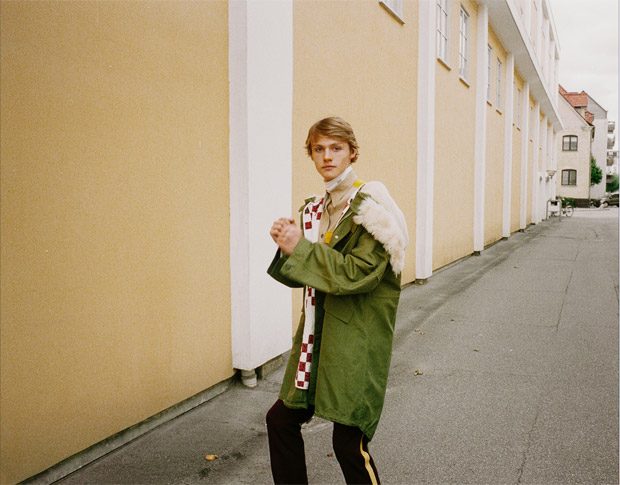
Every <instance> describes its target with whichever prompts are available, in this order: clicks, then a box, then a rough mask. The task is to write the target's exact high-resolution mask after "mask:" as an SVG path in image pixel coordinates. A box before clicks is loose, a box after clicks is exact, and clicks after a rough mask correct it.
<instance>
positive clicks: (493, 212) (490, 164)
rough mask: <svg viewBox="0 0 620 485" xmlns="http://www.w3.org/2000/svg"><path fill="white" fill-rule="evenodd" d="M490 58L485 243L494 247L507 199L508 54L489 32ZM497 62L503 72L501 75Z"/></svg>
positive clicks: (500, 231)
mask: <svg viewBox="0 0 620 485" xmlns="http://www.w3.org/2000/svg"><path fill="white" fill-rule="evenodd" d="M488 43H489V45H490V46H491V48H492V54H491V76H490V79H491V97H490V101H489V100H488V101H487V140H486V142H487V144H486V170H485V192H484V196H485V197H484V198H485V201H484V243H485V245H487V244H492V243H494V242H496V241H498V240H499V239H501V237H502V219H503V204H504V201H503V196H504V142H505V135H504V132H505V125H504V123H505V117H506V114H505V111H506V78H507V75H506V51H505V50H504V48H503V47H502V45H501V44H500V42H499V40H498V39H497V36H496V35H495V33H494V32H493V30H492V29H490V28H489V41H488ZM498 59H499V61H501V72H500V73H498V69H499V68H498V62H497V61H498ZM498 76H500V85H499V89H500V100H499V101H500V102H499V105H498V104H497V90H498V85H497V80H498Z"/></svg>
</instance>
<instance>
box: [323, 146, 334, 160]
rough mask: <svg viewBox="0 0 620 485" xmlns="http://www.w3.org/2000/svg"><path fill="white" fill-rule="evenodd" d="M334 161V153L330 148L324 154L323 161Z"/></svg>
mask: <svg viewBox="0 0 620 485" xmlns="http://www.w3.org/2000/svg"><path fill="white" fill-rule="evenodd" d="M331 159H332V151H331V150H330V149H329V148H326V149H325V151H324V152H323V160H331Z"/></svg>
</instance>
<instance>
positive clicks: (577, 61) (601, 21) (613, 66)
mask: <svg viewBox="0 0 620 485" xmlns="http://www.w3.org/2000/svg"><path fill="white" fill-rule="evenodd" d="M550 3H551V11H552V15H553V18H554V20H555V28H556V31H557V33H558V38H559V41H560V84H561V85H562V86H564V88H565V89H566V90H567V91H578V92H579V91H582V90H583V91H586V92H587V93H588V94H589V95H590V96H592V98H594V99H595V100H596V102H597V103H598V104H600V105H601V106H602V107H603V108H605V109H606V110H607V119H609V120H614V121H615V122H616V146H618V140H617V137H618V131H619V126H618V121H619V120H618V0H550Z"/></svg>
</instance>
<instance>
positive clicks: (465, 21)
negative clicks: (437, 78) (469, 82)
mask: <svg viewBox="0 0 620 485" xmlns="http://www.w3.org/2000/svg"><path fill="white" fill-rule="evenodd" d="M468 37H469V14H468V13H467V12H466V11H465V9H464V8H463V7H461V19H460V28H459V74H460V75H461V77H462V78H464V79H467V69H468V67H469V66H468V56H469V46H468V45H467V43H468V41H469V39H468Z"/></svg>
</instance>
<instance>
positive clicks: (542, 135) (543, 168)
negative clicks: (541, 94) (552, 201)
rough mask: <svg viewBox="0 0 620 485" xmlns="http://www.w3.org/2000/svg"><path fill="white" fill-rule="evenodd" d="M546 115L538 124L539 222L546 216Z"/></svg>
mask: <svg viewBox="0 0 620 485" xmlns="http://www.w3.org/2000/svg"><path fill="white" fill-rule="evenodd" d="M547 133H548V131H547V115H544V116H543V119H542V121H541V123H540V148H541V160H540V173H541V176H542V182H541V184H540V200H539V210H540V212H539V214H540V220H543V219H546V215H547V211H546V208H547V200H548V198H547V192H548V190H547V186H548V185H549V181H548V180H547V166H548V160H547V157H548V154H549V150H548V149H547V148H548V147H547ZM539 178H540V177H539Z"/></svg>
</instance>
